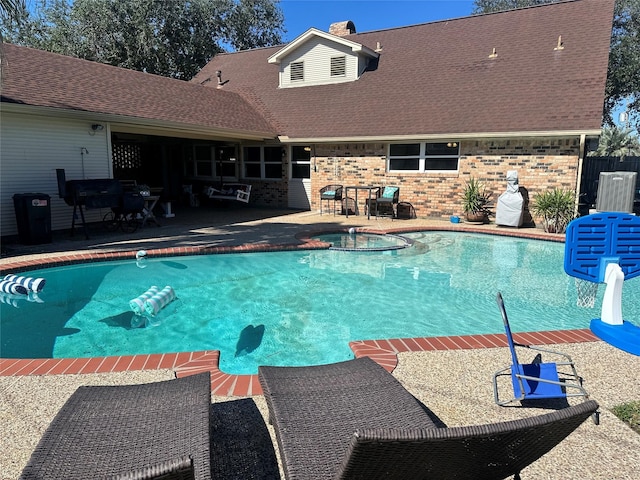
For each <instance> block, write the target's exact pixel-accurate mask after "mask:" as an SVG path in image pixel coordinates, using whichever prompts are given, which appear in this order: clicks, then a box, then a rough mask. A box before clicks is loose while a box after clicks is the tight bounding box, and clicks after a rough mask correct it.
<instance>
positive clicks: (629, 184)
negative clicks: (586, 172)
mask: <svg viewBox="0 0 640 480" xmlns="http://www.w3.org/2000/svg"><path fill="white" fill-rule="evenodd" d="M637 175H638V174H637V173H636V172H600V181H599V182H598V197H597V198H596V211H598V212H626V213H632V212H633V199H634V196H635V188H636V177H637Z"/></svg>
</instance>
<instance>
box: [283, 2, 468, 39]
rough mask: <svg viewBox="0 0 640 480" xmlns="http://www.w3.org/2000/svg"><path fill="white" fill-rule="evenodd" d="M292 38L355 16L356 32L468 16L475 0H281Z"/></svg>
mask: <svg viewBox="0 0 640 480" xmlns="http://www.w3.org/2000/svg"><path fill="white" fill-rule="evenodd" d="M280 7H281V9H282V11H283V13H284V20H285V22H284V26H285V29H286V30H287V32H286V33H285V35H284V40H285V41H286V42H289V41H291V40H294V39H295V38H296V37H298V36H299V35H301V34H302V33H304V32H306V31H307V30H308V29H310V28H311V27H315V28H317V29H318V30H322V31H324V32H328V31H329V25H331V24H332V23H336V22H343V21H346V20H351V21H352V22H353V23H354V25H355V27H356V32H358V33H364V32H370V31H372V30H381V29H385V28H395V27H403V26H406V25H415V24H418V23H426V22H432V21H435V20H445V19H450V18H458V17H466V16H468V15H471V11H472V10H473V7H474V2H473V1H466V0H397V1H393V0H324V1H320V0H280Z"/></svg>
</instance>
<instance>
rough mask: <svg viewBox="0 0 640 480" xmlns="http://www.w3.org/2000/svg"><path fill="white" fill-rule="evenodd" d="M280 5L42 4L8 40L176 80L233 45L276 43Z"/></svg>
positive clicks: (250, 1)
mask: <svg viewBox="0 0 640 480" xmlns="http://www.w3.org/2000/svg"><path fill="white" fill-rule="evenodd" d="M277 3H278V0H190V1H186V0H185V1H179V0H175V1H166V0H74V1H73V2H71V0H48V1H47V0H40V2H39V4H38V8H37V9H36V11H35V13H34V14H30V13H28V12H25V13H23V14H22V15H20V16H19V17H18V18H15V19H7V20H3V27H4V28H5V29H6V30H7V32H8V33H7V35H6V39H7V41H9V42H11V43H15V44H18V45H26V46H30V47H34V48H39V49H42V50H47V51H51V52H56V53H61V54H64V55H70V56H74V57H79V58H84V59H87V60H93V61H97V62H102V63H107V64H110V65H116V66H120V67H125V68H130V69H134V70H140V71H144V72H148V73H154V74H157V75H164V76H170V77H174V78H179V79H184V80H187V79H190V78H192V77H193V76H194V75H195V74H196V73H197V72H198V70H200V68H202V67H203V66H204V65H205V64H206V63H207V62H208V61H209V60H211V58H213V56H214V55H216V54H217V53H220V52H222V51H224V50H225V47H231V48H235V49H238V48H242V49H244V48H252V47H263V46H268V45H272V44H278V43H281V42H282V33H283V32H284V30H283V28H282V24H283V22H284V17H283V15H282V12H281V10H280V9H279V7H278V5H277Z"/></svg>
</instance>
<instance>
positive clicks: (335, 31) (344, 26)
mask: <svg viewBox="0 0 640 480" xmlns="http://www.w3.org/2000/svg"><path fill="white" fill-rule="evenodd" d="M329 33H330V34H331V35H336V36H338V37H345V36H347V35H351V34H352V33H356V26H355V25H354V24H353V22H352V21H351V20H347V21H346V22H336V23H332V24H331V25H330V26H329Z"/></svg>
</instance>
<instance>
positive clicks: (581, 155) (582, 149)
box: [573, 133, 587, 217]
mask: <svg viewBox="0 0 640 480" xmlns="http://www.w3.org/2000/svg"><path fill="white" fill-rule="evenodd" d="M586 139H587V136H586V135H585V134H584V133H583V134H581V135H580V152H579V153H578V174H577V175H578V178H577V181H576V198H575V204H574V206H573V215H574V217H577V216H578V206H579V204H580V184H581V183H582V164H583V163H584V154H585V150H586Z"/></svg>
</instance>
